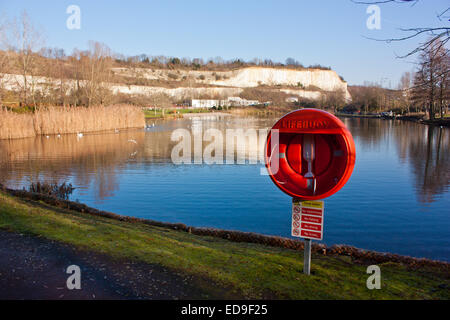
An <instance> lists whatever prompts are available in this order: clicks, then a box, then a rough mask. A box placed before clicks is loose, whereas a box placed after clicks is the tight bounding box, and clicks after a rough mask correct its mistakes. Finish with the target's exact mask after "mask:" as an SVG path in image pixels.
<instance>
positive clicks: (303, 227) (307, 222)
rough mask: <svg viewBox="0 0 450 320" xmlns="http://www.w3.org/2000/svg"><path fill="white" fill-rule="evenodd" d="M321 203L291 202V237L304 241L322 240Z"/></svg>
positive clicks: (322, 204)
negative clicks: (303, 239)
mask: <svg viewBox="0 0 450 320" xmlns="http://www.w3.org/2000/svg"><path fill="white" fill-rule="evenodd" d="M323 211H324V202H323V201H311V200H309V201H301V200H298V199H293V200H292V233H291V234H292V236H294V237H300V238H305V239H314V240H322V238H323Z"/></svg>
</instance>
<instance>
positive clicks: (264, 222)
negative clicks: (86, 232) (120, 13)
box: [0, 116, 450, 261]
mask: <svg viewBox="0 0 450 320" xmlns="http://www.w3.org/2000/svg"><path fill="white" fill-rule="evenodd" d="M275 120H276V119H256V118H237V117H212V116H209V117H206V118H201V117H200V118H199V117H195V118H193V119H181V120H170V121H165V122H155V126H154V127H152V128H151V129H150V130H146V131H145V130H132V131H123V132H120V133H118V134H114V133H109V134H92V135H85V136H84V137H83V138H81V139H77V138H76V136H64V137H62V138H61V139H57V138H56V137H50V138H49V139H45V138H36V139H22V140H15V141H0V181H2V182H3V183H4V184H6V185H8V186H11V187H16V188H18V187H21V186H23V185H27V184H28V183H29V182H30V181H37V180H41V181H42V180H47V181H59V182H63V181H68V182H71V183H72V184H73V185H74V186H76V187H77V189H76V190H75V192H74V194H73V195H72V197H71V199H72V200H78V201H80V202H83V203H86V204H88V205H89V206H93V207H96V208H100V209H104V210H108V211H113V212H116V213H120V214H124V215H130V216H137V217H143V218H150V219H155V220H161V221H170V222H182V223H185V224H188V225H195V226H208V227H217V228H224V229H235V230H243V231H253V232H259V233H264V234H271V235H280V236H285V237H289V236H290V219H291V216H290V211H291V199H290V197H289V196H287V195H285V194H284V193H282V192H281V191H279V190H278V189H277V188H276V187H275V186H274V184H273V183H272V182H271V180H270V179H269V177H268V176H264V175H261V174H260V170H261V168H262V165H261V164H248V163H247V164H232V165H217V164H216V165H206V164H195V165H194V164H191V165H189V164H183V165H175V164H173V163H172V161H171V151H172V148H173V146H174V145H175V144H176V142H172V141H171V140H170V137H171V133H172V131H173V130H175V129H177V128H186V129H187V130H189V131H190V132H196V131H197V132H198V131H199V130H201V128H203V129H204V130H205V129H207V128H217V129H219V130H221V131H222V132H224V131H225V129H227V128H244V129H248V128H253V129H260V128H268V127H271V126H272V125H273V123H274V122H275ZM343 121H344V122H345V124H346V125H347V126H348V128H349V129H350V131H351V132H352V134H353V137H354V139H355V143H356V150H357V158H356V165H355V170H354V173H353V175H352V177H351V178H350V180H349V182H348V183H347V184H346V185H345V186H344V188H343V189H342V190H341V191H339V192H338V193H337V194H335V195H333V196H332V197H330V198H327V199H326V200H325V232H324V241H323V242H324V243H326V244H336V243H339V244H343V243H345V244H350V245H354V246H356V247H360V248H364V249H372V250H377V251H385V252H394V253H399V254H405V255H411V256H416V257H427V258H432V259H440V260H447V261H450V197H449V193H450V192H449V185H450V152H449V146H450V130H449V129H445V128H433V127H428V126H425V125H419V124H415V123H409V122H399V121H387V120H379V119H343ZM150 124H152V122H150ZM129 140H134V141H135V142H136V143H134V142H131V141H129ZM207 144H208V143H204V145H203V148H204V147H205V145H207ZM243 147H245V146H241V145H239V146H238V149H239V148H243ZM246 160H248V156H247V157H246ZM247 162H248V161H247Z"/></svg>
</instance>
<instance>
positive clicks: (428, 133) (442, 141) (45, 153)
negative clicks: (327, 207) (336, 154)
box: [0, 118, 450, 203]
mask: <svg viewBox="0 0 450 320" xmlns="http://www.w3.org/2000/svg"><path fill="white" fill-rule="evenodd" d="M275 120H276V119H256V118H252V119H244V118H233V119H230V118H227V119H219V121H217V119H210V120H208V119H204V120H199V119H197V120H195V121H194V120H177V121H167V122H163V123H161V124H160V125H159V126H156V127H155V128H154V129H152V130H149V131H143V130H130V131H121V132H120V133H118V134H115V133H103V134H90V135H85V136H84V137H83V138H81V139H77V137H76V135H67V136H62V137H61V138H57V137H50V138H49V139H46V138H41V137H38V138H32V139H17V140H11V141H7V140H2V141H0V182H1V183H3V184H5V185H8V186H11V187H15V188H19V187H22V186H23V185H26V184H28V183H29V182H31V181H34V182H36V181H39V180H40V181H48V182H59V183H61V182H64V181H68V180H70V181H71V182H72V183H73V185H74V186H75V187H77V188H81V189H83V188H84V189H89V190H92V192H94V193H95V198H96V199H105V198H107V197H111V196H113V195H114V193H115V192H116V191H117V190H118V189H119V182H120V181H119V180H120V178H118V175H119V174H122V173H123V171H124V170H126V168H127V165H129V164H133V163H134V165H135V166H136V165H138V164H148V163H151V164H156V165H157V164H164V165H167V164H171V150H172V147H173V146H174V144H175V142H173V141H171V140H170V137H171V133H172V131H173V130H174V129H177V128H180V127H183V128H186V129H188V130H191V129H192V127H193V126H194V124H196V123H197V124H198V123H199V121H200V122H201V123H202V126H203V129H204V130H205V129H207V128H218V129H219V130H221V131H222V132H223V133H225V129H227V128H244V129H247V128H255V129H258V128H267V127H271V126H272V124H273V123H274V122H275ZM343 121H344V123H345V124H346V125H347V126H348V127H349V129H350V131H351V132H352V134H353V136H354V137H355V140H359V145H358V147H359V150H357V152H365V151H366V150H369V149H370V150H371V151H376V152H377V150H382V147H383V145H384V144H387V143H392V144H393V145H395V148H396V150H397V153H398V156H399V158H400V161H402V162H404V163H405V164H406V163H408V164H409V165H410V167H411V169H412V174H413V177H414V178H413V179H414V186H415V190H416V193H417V196H418V199H419V201H421V202H423V203H429V202H432V201H434V199H435V198H436V196H438V195H441V194H443V193H445V192H446V191H447V190H448V186H449V184H450V152H449V143H450V130H449V129H447V128H440V127H432V126H425V125H421V124H417V123H412V122H401V121H392V120H389V121H387V120H380V119H361V118H344V119H343ZM130 140H135V141H136V143H131V142H130ZM224 143H225V140H224ZM207 144H208V143H204V144H203V149H204V148H205V146H206V145H207ZM238 147H239V146H238ZM224 148H225V146H224ZM224 151H225V150H224ZM224 154H225V153H224ZM146 170H151V169H147V168H146Z"/></svg>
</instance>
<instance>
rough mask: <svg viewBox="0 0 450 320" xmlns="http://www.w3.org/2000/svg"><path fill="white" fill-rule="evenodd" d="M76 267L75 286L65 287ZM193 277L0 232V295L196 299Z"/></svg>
mask: <svg viewBox="0 0 450 320" xmlns="http://www.w3.org/2000/svg"><path fill="white" fill-rule="evenodd" d="M70 265H77V266H79V267H80V269H81V289H80V290H76V289H73V290H69V289H68V288H67V286H66V281H67V278H68V277H69V276H70V275H71V274H67V273H66V270H67V267H68V266H70ZM196 281H197V280H194V279H192V278H191V277H187V276H184V275H180V274H176V273H174V272H171V271H169V270H166V269H164V268H162V267H160V266H156V265H149V264H146V263H141V262H130V261H118V260H114V259H112V258H110V257H109V256H106V255H102V254H98V253H95V252H88V251H84V250H78V249H76V248H74V247H72V246H69V245H65V244H61V243H58V242H55V241H50V240H47V239H43V238H39V237H33V236H29V235H21V234H17V233H11V232H7V231H4V230H0V299H201V298H220V296H211V295H207V294H206V293H205V292H204V290H202V289H199V288H198V286H195V285H193V283H196Z"/></svg>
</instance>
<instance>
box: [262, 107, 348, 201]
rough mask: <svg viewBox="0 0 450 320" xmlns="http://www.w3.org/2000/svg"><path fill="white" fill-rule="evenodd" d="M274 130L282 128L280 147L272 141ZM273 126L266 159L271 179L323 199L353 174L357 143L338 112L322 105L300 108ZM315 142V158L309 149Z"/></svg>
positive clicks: (294, 192)
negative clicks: (308, 157) (307, 152)
mask: <svg viewBox="0 0 450 320" xmlns="http://www.w3.org/2000/svg"><path fill="white" fill-rule="evenodd" d="M272 130H278V133H279V139H278V140H279V141H278V148H277V143H276V142H274V143H273V145H272V132H273V131H272ZM272 130H271V131H269V134H268V136H267V142H266V149H265V163H266V167H267V170H268V172H269V175H270V177H271V179H272V180H273V182H274V183H275V184H276V185H277V186H278V187H279V188H280V189H281V190H282V191H284V192H285V193H287V194H289V195H290V196H292V197H295V198H299V199H304V200H317V199H323V198H326V197H329V196H331V195H332V194H334V193H335V192H337V191H338V190H339V189H341V188H342V187H343V186H344V185H345V183H346V182H347V181H348V179H349V178H350V176H351V174H352V172H353V168H354V165H355V143H354V141H353V137H352V135H351V133H350V131H348V129H347V128H346V127H345V125H344V123H343V122H342V121H341V120H339V119H338V118H337V117H335V116H334V115H332V114H330V113H328V112H325V111H322V110H318V109H301V110H296V111H293V112H290V113H288V114H287V115H285V116H284V117H282V118H281V119H280V120H278V121H277V122H276V123H275V125H274V126H273V127H272ZM274 140H275V139H274ZM311 145H312V146H313V148H314V151H313V153H314V160H307V159H306V158H305V151H306V149H308V148H310V147H311ZM276 149H278V152H276ZM276 161H278V166H277V165H276ZM309 162H310V163H309ZM277 169H278V170H277ZM308 172H309V176H308ZM311 174H313V178H311Z"/></svg>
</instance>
